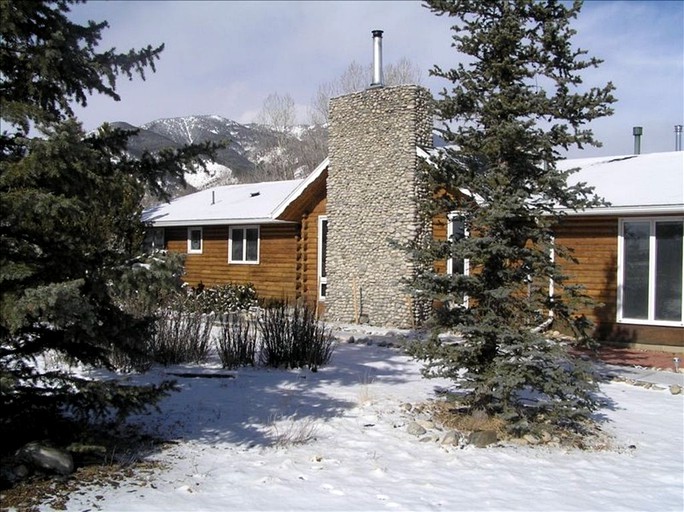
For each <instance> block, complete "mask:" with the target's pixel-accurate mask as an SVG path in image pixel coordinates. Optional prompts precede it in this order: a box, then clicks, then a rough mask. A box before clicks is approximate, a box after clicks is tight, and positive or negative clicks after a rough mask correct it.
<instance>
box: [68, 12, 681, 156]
mask: <svg viewBox="0 0 684 512" xmlns="http://www.w3.org/2000/svg"><path fill="white" fill-rule="evenodd" d="M72 10H73V16H72V17H73V18H74V19H75V20H77V21H80V22H83V21H85V20H86V19H93V20H96V21H100V20H103V19H106V20H108V21H109V23H110V28H109V29H106V30H105V32H104V37H103V41H102V45H101V48H103V49H104V48H108V47H110V46H116V47H117V49H119V50H121V51H127V50H128V49H130V48H138V47H142V46H146V45H147V44H152V45H157V44H160V43H162V42H163V43H164V44H165V45H166V49H165V51H164V52H163V54H162V57H161V60H160V61H159V63H158V65H157V73H155V74H149V75H148V79H147V81H145V82H142V81H139V80H135V81H133V82H128V81H122V82H120V83H119V86H118V91H119V93H120V94H121V96H122V98H123V100H122V101H121V102H118V103H117V102H113V101H112V100H110V99H107V98H92V99H91V100H90V102H89V106H88V108H86V109H78V111H77V114H78V117H79V118H80V119H81V120H82V121H83V122H84V125H85V127H86V128H87V129H90V128H93V127H95V126H97V125H99V124H100V123H102V122H104V121H114V120H126V121H128V122H131V123H132V124H142V123H145V122H149V121H152V120H154V119H158V118H162V117H175V116H180V115H190V114H201V113H213V114H218V115H222V116H225V117H228V118H230V119H234V120H237V121H245V120H250V121H251V120H253V119H254V115H255V113H256V112H258V110H259V109H260V108H261V104H262V102H263V100H264V99H265V98H266V97H267V96H268V94H270V93H272V92H279V93H280V94H285V93H287V94H290V95H291V96H292V97H293V99H294V100H295V102H296V104H297V111H298V114H299V116H300V118H301V117H302V116H304V117H305V112H306V111H307V110H308V105H309V104H310V103H311V100H312V98H313V96H314V94H315V92H316V89H317V88H318V86H319V85H320V84H322V83H324V82H329V81H331V80H334V79H335V78H337V77H338V76H339V75H340V74H341V73H342V72H343V71H344V70H345V69H346V67H347V66H348V65H349V63H350V62H352V61H356V62H358V63H360V64H362V65H366V64H369V63H370V62H371V60H372V39H371V30H373V29H381V30H384V31H385V34H384V41H383V46H384V48H383V50H384V59H385V62H386V63H390V62H396V61H398V60H399V59H400V58H402V57H406V58H408V59H409V60H411V61H412V62H413V63H415V64H416V65H417V66H419V67H420V68H421V70H422V71H423V73H424V77H425V79H424V80H423V82H422V83H423V85H424V86H426V87H428V88H430V89H431V90H432V92H433V93H434V94H436V93H438V92H439V91H440V90H441V89H442V88H443V87H445V86H446V87H448V86H449V85H450V84H448V83H447V82H445V81H443V80H439V79H436V78H434V77H432V78H431V77H429V76H428V70H429V69H431V68H432V67H433V66H434V65H435V64H439V65H440V66H441V67H443V68H444V69H449V68H451V67H454V66H455V65H456V64H457V63H458V62H459V61H460V56H459V55H458V54H457V53H456V52H455V51H454V49H453V48H451V42H452V39H451V36H452V34H451V32H450V30H449V27H450V26H451V25H452V24H453V22H454V20H453V19H449V18H448V17H438V16H435V15H434V14H432V13H431V12H430V11H429V10H428V9H426V8H424V7H422V6H421V3H420V2H418V1H416V2H408V1H382V2H377V1H354V2H350V1H341V2H340V1H338V2H333V1H330V2H327V1H326V2H303V1H301V2H298V1H259V2H239V1H230V2H200V1H192V2H185V1H173V2H171V1H167V2H158V1H136V2H121V1H110V2H90V3H87V4H85V5H76V6H74V7H73V9H72ZM573 26H574V27H575V28H576V30H577V36H576V44H577V45H578V46H580V47H582V48H585V49H587V50H589V53H590V55H593V56H597V57H600V58H602V59H604V63H603V64H602V65H601V66H600V67H599V68H598V69H597V70H587V73H586V74H585V84H586V85H587V86H592V85H595V86H602V85H604V84H605V83H606V82H608V81H612V82H613V83H614V84H615V85H616V86H617V91H616V96H617V98H618V99H619V102H618V103H617V104H616V105H615V115H614V116H613V117H612V118H610V119H601V120H598V121H596V122H594V123H592V125H591V127H592V128H593V129H594V131H595V133H596V135H597V137H598V138H599V139H601V140H603V141H604V142H605V147H604V148H603V149H598V150H593V149H589V150H586V151H585V152H584V153H583V156H591V155H593V154H620V153H629V152H631V150H632V138H631V127H632V126H633V125H636V124H638V125H642V126H644V139H643V143H642V147H643V148H644V151H665V150H671V149H673V148H674V142H673V141H674V128H673V126H674V124H682V123H683V122H684V104H683V101H684V99H683V98H684V84H683V78H682V77H683V76H684V48H683V44H684V43H683V41H684V28H683V27H684V3H682V2H668V1H656V2H642V1H633V2H617V1H592V2H585V4H584V7H583V9H582V12H581V13H580V15H579V18H578V19H577V20H576V22H575V23H574V24H573ZM369 82H370V77H369ZM300 120H301V119H300ZM573 154H577V152H575V153H573Z"/></svg>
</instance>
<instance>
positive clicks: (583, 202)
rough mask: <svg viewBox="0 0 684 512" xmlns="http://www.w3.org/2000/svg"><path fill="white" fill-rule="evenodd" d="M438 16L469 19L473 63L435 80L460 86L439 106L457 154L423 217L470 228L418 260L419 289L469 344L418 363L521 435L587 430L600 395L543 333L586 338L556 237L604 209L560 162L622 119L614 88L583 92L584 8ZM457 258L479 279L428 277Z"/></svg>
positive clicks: (483, 6)
mask: <svg viewBox="0 0 684 512" xmlns="http://www.w3.org/2000/svg"><path fill="white" fill-rule="evenodd" d="M427 6H428V7H429V8H430V9H431V11H432V12H434V13H436V14H437V15H444V14H446V15H448V16H451V17H454V18H455V19H456V20H458V21H457V24H456V25H454V26H453V27H452V30H453V31H454V35H453V41H454V43H453V46H454V48H455V49H456V51H458V52H460V53H461V54H462V55H463V56H465V63H464V64H459V65H458V66H457V67H456V68H455V69H451V70H443V69H441V68H440V67H438V66H436V67H435V68H434V69H433V70H432V71H431V73H432V74H433V75H435V76H438V77H441V78H444V79H446V80H448V81H449V82H450V83H451V86H450V90H447V89H446V88H445V89H444V90H443V91H442V93H441V96H440V98H439V99H438V100H437V110H438V114H439V117H440V118H441V119H442V120H443V121H444V128H443V130H442V136H443V137H444V139H445V140H446V141H447V143H448V149H446V150H445V151H444V152H442V153H441V156H440V157H435V158H433V161H432V164H431V165H427V166H426V174H427V175H428V182H429V184H430V187H431V188H432V190H433V191H435V198H436V200H433V199H432V198H431V200H430V201H429V202H427V203H426V207H425V214H426V216H427V218H432V217H433V216H435V215H442V216H443V217H444V216H446V215H447V214H448V213H451V212H455V213H453V214H454V215H456V216H457V217H458V219H460V222H461V223H462V224H461V226H462V228H463V229H462V230H461V231H459V232H455V233H454V236H452V237H451V238H450V239H449V240H446V241H438V240H428V242H427V243H425V244H423V245H416V246H415V247H414V250H415V251H416V256H417V258H418V260H419V261H421V262H422V263H423V267H422V268H423V269H424V270H423V271H422V272H420V273H419V275H418V277H417V278H416V280H415V282H413V288H414V289H415V290H420V292H416V293H417V295H419V296H422V297H423V298H424V299H425V298H427V299H429V300H436V301H438V302H441V303H442V305H443V308H442V309H441V311H440V315H439V318H438V323H439V324H440V325H442V326H449V327H451V328H454V329H455V330H457V331H459V332H460V333H462V335H463V339H464V342H463V343H455V344H453V343H452V344H449V343H442V342H440V341H439V340H438V339H437V338H436V337H435V339H434V340H432V341H431V342H430V343H429V344H426V345H422V346H417V347H416V348H415V355H416V356H417V357H419V358H421V359H423V360H425V361H426V366H425V373H426V374H427V375H430V376H438V375H439V376H446V377H449V378H452V379H454V381H456V382H458V383H459V384H460V385H461V386H462V387H463V390H464V401H465V403H466V405H468V406H469V407H470V408H471V410H472V411H476V410H479V411H483V412H485V413H487V414H489V415H494V416H499V417H502V418H504V419H505V420H506V421H507V422H508V424H509V426H511V428H512V429H513V430H517V431H519V432H520V431H525V430H526V429H528V428H530V426H531V425H533V424H539V422H541V421H542V420H543V421H547V422H550V423H553V424H555V425H573V426H575V427H577V426H578V425H579V424H580V423H581V422H582V421H583V420H585V419H586V418H587V417H588V415H589V413H590V412H591V411H592V410H593V409H595V407H596V399H595V397H594V394H593V391H594V389H595V384H594V382H593V380H592V376H591V373H590V372H589V370H588V368H586V367H584V366H583V365H582V364H581V361H577V360H575V359H574V358H573V357H572V356H571V355H569V353H568V350H567V347H566V346H564V345H563V344H561V343H558V342H554V341H551V340H548V339H547V338H546V337H545V336H544V333H543V332H542V328H541V325H542V324H544V322H546V321H547V320H548V321H550V320H552V321H553V322H557V323H559V324H567V325H569V326H571V327H572V328H573V329H574V332H575V335H576V336H577V337H578V338H580V339H584V340H586V339H588V330H587V328H588V322H587V321H586V319H585V318H584V317H583V316H582V315H580V314H578V313H577V311H578V310H579V307H580V306H581V305H582V304H585V299H586V298H585V297H584V295H583V293H582V290H581V288H580V287H577V286H571V285H570V284H568V283H567V280H568V279H567V276H566V275H564V273H563V271H562V269H561V268H560V267H559V265H558V263H557V261H556V260H559V259H567V260H571V259H572V255H571V253H570V251H568V250H567V249H564V248H562V247H560V246H558V245H555V244H554V239H553V228H554V225H556V224H557V223H558V222H559V220H560V218H561V214H560V213H559V212H558V210H557V207H562V208H568V209H570V210H578V209H583V208H585V207H590V206H592V205H596V204H599V203H600V199H598V198H596V197H594V196H593V195H592V193H591V188H590V187H588V186H586V184H579V185H574V186H569V185H568V184H567V177H568V173H567V172H561V171H559V170H558V169H557V167H556V161H557V160H559V159H560V158H561V156H560V150H561V149H566V150H567V149H568V148H569V147H570V146H573V145H576V146H578V147H582V146H583V145H595V146H598V145H600V144H599V143H598V142H597V141H596V140H594V137H593V134H592V132H591V131H590V130H588V129H586V128H585V127H584V125H585V124H586V123H587V122H589V121H591V120H592V119H595V118H599V117H601V116H606V115H610V114H611V112H612V111H611V108H610V104H611V103H612V102H614V101H615V100H614V99H613V97H612V95H611V91H612V90H613V86H612V84H610V83H608V84H607V85H606V86H604V87H602V88H595V87H592V88H584V91H581V90H580V89H581V87H580V86H581V84H582V79H581V77H580V72H581V71H582V70H584V69H587V68H590V67H595V66H598V65H599V64H600V61H599V60H598V59H595V58H586V57H585V55H586V52H585V51H582V50H576V49H573V46H572V44H571V39H572V36H573V34H574V30H573V29H571V28H570V22H571V20H573V19H574V18H575V17H576V16H577V14H578V12H579V10H580V7H581V4H580V3H579V2H576V3H575V4H573V5H572V6H568V5H567V4H566V3H565V2H557V1H555V0H545V1H543V2H540V1H537V0H453V1H447V0H428V2H427ZM554 256H555V259H554ZM446 258H452V259H453V261H454V262H463V261H467V262H468V264H469V267H470V272H469V273H467V275H464V273H461V272H454V273H453V274H450V275H444V274H438V273H437V272H435V271H434V270H431V266H432V262H434V261H436V260H439V259H446ZM551 280H552V282H553V288H552V291H553V293H550V287H549V285H548V283H549V282H550V281H551ZM464 301H466V302H465V303H464ZM547 315H552V316H547ZM530 404H534V406H531V405H530Z"/></svg>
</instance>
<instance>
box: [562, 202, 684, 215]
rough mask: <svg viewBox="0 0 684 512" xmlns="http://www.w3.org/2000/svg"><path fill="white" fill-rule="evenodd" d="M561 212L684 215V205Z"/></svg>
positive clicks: (618, 207) (617, 207) (565, 211)
mask: <svg viewBox="0 0 684 512" xmlns="http://www.w3.org/2000/svg"><path fill="white" fill-rule="evenodd" d="M558 211H559V212H562V213H565V214H567V215H571V216H601V215H602V216H607V215H618V216H619V215H673V214H674V215H683V214H684V203H680V204H666V205H637V206H634V205H630V206H607V207H597V208H590V209H588V210H577V211H575V210H570V209H567V208H559V209H558Z"/></svg>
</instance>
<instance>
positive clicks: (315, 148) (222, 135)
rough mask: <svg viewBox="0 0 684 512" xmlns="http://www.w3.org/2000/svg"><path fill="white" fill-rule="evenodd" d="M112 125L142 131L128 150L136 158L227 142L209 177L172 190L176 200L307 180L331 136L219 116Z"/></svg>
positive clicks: (190, 178) (317, 130)
mask: <svg viewBox="0 0 684 512" xmlns="http://www.w3.org/2000/svg"><path fill="white" fill-rule="evenodd" d="M111 124H112V126H114V127H117V128H121V129H129V130H136V129H138V130H139V133H138V134H137V135H135V136H134V137H132V138H131V139H130V141H129V146H128V150H129V152H130V153H131V155H133V156H140V155H141V154H142V153H143V151H146V150H147V151H151V152H156V151H159V150H161V149H163V148H179V147H181V146H183V145H186V144H191V143H202V142H208V141H209V142H227V144H228V146H227V147H226V148H225V149H223V150H220V151H219V152H218V153H217V155H216V158H215V161H214V162H210V164H209V166H208V168H209V169H208V171H209V172H208V173H198V174H195V175H193V174H188V175H186V180H187V182H188V184H189V185H190V187H189V188H188V189H185V190H180V188H179V187H176V186H175V185H174V184H169V188H170V190H169V192H170V193H172V194H173V195H174V196H175V195H181V194H183V193H188V192H192V191H194V190H197V189H202V188H207V187H211V186H215V185H222V184H227V183H234V182H249V181H265V180H278V179H289V178H292V177H299V176H305V175H307V174H308V173H309V172H310V171H311V170H313V169H314V168H315V167H316V165H318V164H319V163H320V162H321V161H322V160H323V159H324V158H325V156H327V131H326V130H325V129H324V128H321V127H309V126H296V127H293V128H292V130H290V131H288V132H287V133H282V132H277V131H275V130H273V129H271V128H269V127H267V126H263V125H259V124H248V125H244V124H240V123H237V122H235V121H231V120H230V119H226V118H223V117H220V116H215V115H207V116H189V117H174V118H168V119H157V120H155V121H151V122H149V123H145V124H143V125H142V126H140V127H135V126H133V125H130V124H128V123H124V122H115V123H111Z"/></svg>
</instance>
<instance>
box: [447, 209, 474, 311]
mask: <svg viewBox="0 0 684 512" xmlns="http://www.w3.org/2000/svg"><path fill="white" fill-rule="evenodd" d="M462 217H463V215H462V214H461V213H459V212H451V213H449V214H448V215H447V240H451V237H452V236H453V235H454V225H453V221H454V220H455V219H458V218H462ZM463 236H464V237H468V236H470V231H469V230H468V228H467V227H466V226H464V227H463ZM453 273H454V259H453V258H451V257H450V258H447V274H449V275H453ZM463 275H464V276H469V275H470V260H469V259H468V258H465V259H464V260H463ZM461 306H463V307H464V308H468V307H469V297H468V296H467V295H465V296H464V297H463V302H462V303H461Z"/></svg>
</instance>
